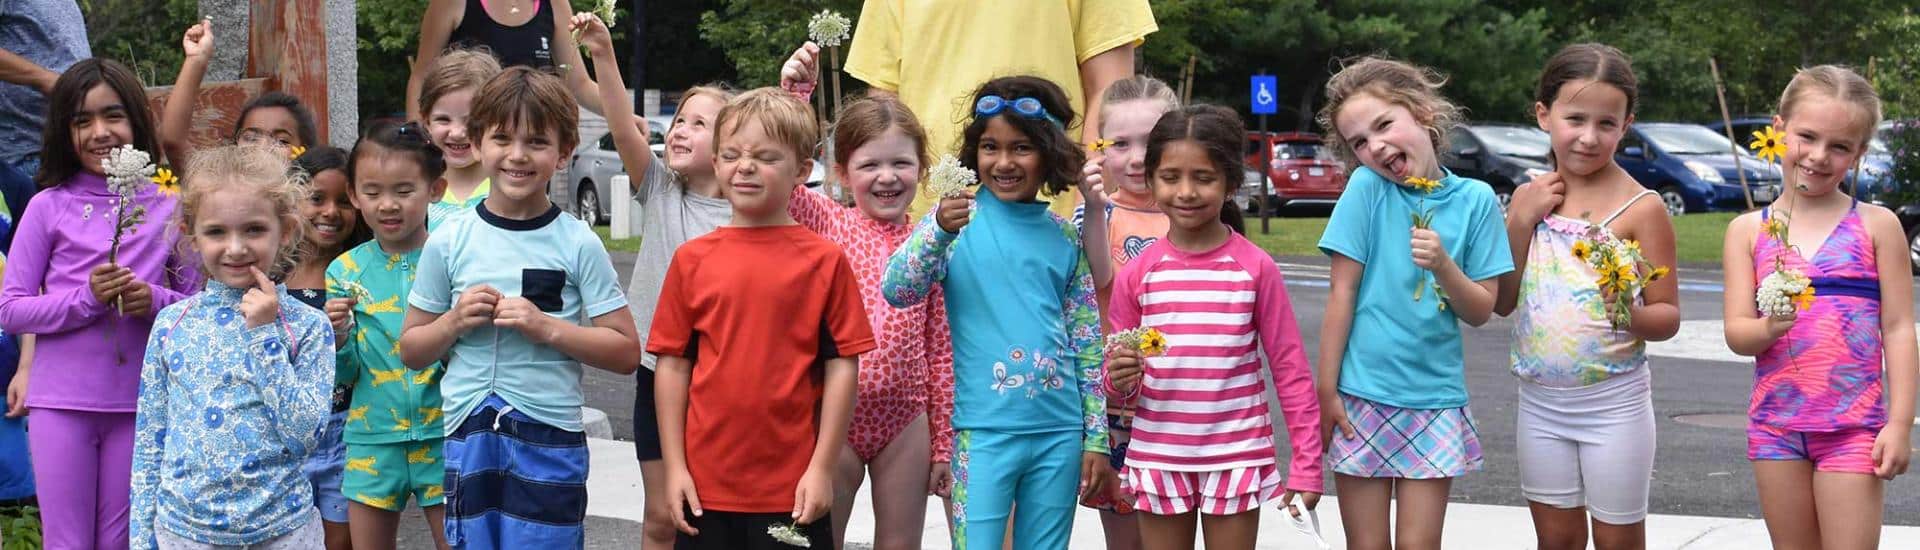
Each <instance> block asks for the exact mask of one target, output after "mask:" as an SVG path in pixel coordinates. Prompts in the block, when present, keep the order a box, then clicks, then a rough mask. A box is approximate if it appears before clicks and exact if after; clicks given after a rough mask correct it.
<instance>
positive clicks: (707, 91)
mask: <svg viewBox="0 0 1920 550" xmlns="http://www.w3.org/2000/svg"><path fill="white" fill-rule="evenodd" d="M735 95H739V92H736V91H734V89H733V88H729V87H727V85H725V84H719V83H714V84H701V85H699V86H694V87H692V88H687V91H684V92H680V102H679V103H675V104H674V105H673V112H674V114H676V115H677V114H679V113H680V111H683V110H686V108H687V102H689V101H693V98H696V97H700V96H707V97H711V98H713V99H715V100H718V101H719V102H720V105H723V106H724V105H726V104H727V102H730V101H733V96H735ZM668 130H672V128H668Z"/></svg>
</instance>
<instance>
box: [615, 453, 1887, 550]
mask: <svg viewBox="0 0 1920 550" xmlns="http://www.w3.org/2000/svg"><path fill="white" fill-rule="evenodd" d="M591 447H592V453H593V466H592V468H593V469H592V470H591V471H592V474H591V477H589V478H588V480H587V494H588V497H587V503H588V504H587V514H588V515H590V516H596V517H601V518H608V519H619V520H626V521H632V522H639V521H640V520H641V516H642V511H641V504H640V502H641V493H642V490H641V485H640V467H639V466H638V465H636V464H634V462H633V446H632V444H631V443H627V442H623V441H612V440H604V439H594V440H591ZM857 498H858V501H857V502H856V504H855V513H854V515H853V519H852V522H851V523H850V524H849V525H848V527H847V533H848V535H847V539H848V542H849V548H866V547H867V544H870V543H871V542H872V540H873V539H872V536H873V514H872V512H871V510H872V504H871V501H869V500H868V495H867V493H866V490H865V489H864V488H863V489H862V490H861V492H860V494H859V496H858V497H857ZM1320 511H1321V515H1320V520H1321V528H1322V535H1323V536H1324V537H1325V538H1326V540H1327V542H1328V543H1329V544H1330V545H1331V546H1332V547H1333V548H1343V547H1345V544H1346V539H1345V537H1344V533H1343V532H1342V531H1341V529H1340V514H1339V512H1338V506H1337V504H1336V499H1334V498H1331V497H1329V498H1326V499H1322V500H1321V502H1320ZM622 523H624V522H622ZM926 525H927V529H926V534H925V535H924V536H923V538H922V540H921V544H922V546H923V547H925V548H930V549H947V548H950V547H951V546H950V544H949V542H948V540H947V537H946V517H945V516H944V515H943V514H941V512H940V508H939V501H938V500H933V499H929V500H928V502H927V522H926ZM1531 525H1532V519H1530V517H1529V516H1528V514H1527V509H1526V508H1523V507H1518V506H1491V505H1485V504H1459V503H1455V504H1452V505H1450V506H1448V507H1447V530H1446V539H1445V547H1446V548H1463V549H1465V548H1472V549H1486V548H1532V547H1533V543H1534V540H1533V529H1532V527H1531ZM590 527H591V526H590ZM620 531H623V532H629V533H630V531H626V530H624V529H622V530H620ZM611 536H618V534H617V533H602V532H595V531H594V530H593V529H591V528H590V529H589V530H588V532H587V538H588V539H589V546H599V545H598V544H597V543H595V542H594V541H598V540H600V539H602V538H603V537H611ZM1100 540H1101V532H1100V518H1099V516H1097V515H1095V514H1093V513H1091V511H1089V510H1085V509H1081V513H1080V514H1077V515H1076V516H1075V517H1074V524H1073V541H1074V542H1073V548H1076V549H1080V548H1087V549H1098V548H1104V546H1102V545H1101V544H1100ZM1259 540H1260V542H1259V545H1258V548H1262V549H1268V548H1273V549H1279V548H1287V549H1311V548H1313V547H1314V545H1313V542H1312V539H1309V538H1307V537H1306V536H1305V535H1302V534H1299V533H1297V532H1295V531H1294V529H1293V527H1292V526H1291V525H1289V524H1288V521H1287V518H1286V515H1285V513H1284V512H1280V511H1276V510H1273V509H1267V510H1264V511H1263V512H1262V513H1261V518H1260V539H1259ZM1647 540H1648V542H1649V544H1648V545H1647V547H1648V548H1649V549H1650V550H1678V549H1687V550H1721V549H1724V550H1749V549H1754V548H1766V547H1767V546H1768V544H1769V543H1768V540H1767V528H1766V526H1765V525H1763V524H1762V523H1761V522H1760V520H1758V519H1743V518H1716V517H1701V516H1666V515H1658V516H1652V517H1650V518H1648V519H1647ZM1880 546H1881V547H1882V548H1920V527H1895V526H1889V527H1887V528H1886V529H1885V530H1884V531H1883V532H1882V533H1881V537H1880ZM629 547H630V546H629Z"/></svg>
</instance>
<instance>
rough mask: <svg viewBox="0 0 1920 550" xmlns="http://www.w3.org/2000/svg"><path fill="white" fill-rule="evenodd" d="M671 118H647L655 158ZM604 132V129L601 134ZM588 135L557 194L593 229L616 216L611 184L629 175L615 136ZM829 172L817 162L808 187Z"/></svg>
mask: <svg viewBox="0 0 1920 550" xmlns="http://www.w3.org/2000/svg"><path fill="white" fill-rule="evenodd" d="M671 121H672V118H670V117H647V144H648V145H649V146H650V147H651V148H652V149H653V155H654V158H664V157H665V156H666V147H667V145H666V136H667V127H666V124H668V123H670V122H671ZM599 131H600V132H605V130H604V129H601V130H599ZM587 135H590V134H585V133H583V135H581V137H582V138H583V139H582V141H581V146H580V147H579V148H577V149H575V150H574V153H573V162H572V163H571V164H569V165H568V168H567V174H566V182H567V183H568V185H567V186H566V188H565V189H555V191H558V192H562V193H566V194H565V195H563V196H562V198H564V199H566V200H565V201H561V200H559V199H556V202H560V203H561V204H567V205H570V206H571V210H572V211H573V213H574V215H575V216H578V217H579V218H580V219H581V220H583V221H586V222H587V223H590V224H593V225H605V224H606V223H607V222H608V220H609V219H611V218H612V216H613V207H612V206H611V205H610V204H609V203H608V200H609V199H611V198H612V197H613V190H612V189H611V188H610V187H608V184H610V183H611V182H613V177H614V176H616V175H620V174H624V173H626V165H624V164H622V163H621V162H620V152H619V151H618V150H616V149H615V148H614V146H613V134H611V133H602V134H600V135H599V136H598V137H596V138H595V139H593V141H586V140H585V139H584V138H586V137H587ZM826 179H827V168H826V164H825V163H824V162H823V161H822V159H814V163H813V173H812V174H810V175H809V176H808V177H807V187H818V186H819V185H820V182H823V181H826Z"/></svg>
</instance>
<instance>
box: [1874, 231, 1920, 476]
mask: <svg viewBox="0 0 1920 550" xmlns="http://www.w3.org/2000/svg"><path fill="white" fill-rule="evenodd" d="M1860 208H1861V213H1863V214H1866V216H1865V217H1866V218H1867V219H1866V222H1867V230H1868V234H1870V235H1872V236H1873V250H1874V253H1873V254H1874V263H1875V264H1876V265H1877V267H1878V270H1879V272H1880V341H1881V342H1882V343H1883V344H1884V345H1885V346H1886V349H1885V350H1883V351H1882V354H1883V356H1884V358H1885V359H1884V361H1885V364H1886V369H1887V370H1886V374H1885V375H1884V376H1883V377H1882V380H1884V381H1885V387H1884V388H1883V389H1882V393H1883V394H1884V395H1886V396H1887V425H1886V427H1883V428H1881V429H1880V435H1879V437H1876V438H1875V439H1874V441H1873V463H1874V474H1875V475H1878V476H1880V477H1881V478H1882V479H1888V480H1891V479H1893V478H1894V476H1897V475H1900V474H1903V473H1906V471H1907V461H1908V460H1909V458H1910V457H1911V453H1912V452H1913V451H1912V449H1913V445H1912V442H1911V441H1910V438H1911V437H1912V435H1910V433H1911V431H1912V430H1913V418H1914V416H1913V414H1914V389H1915V384H1916V379H1917V378H1920V342H1916V341H1915V340H1914V330H1913V271H1912V267H1911V264H1910V263H1909V260H1908V258H1907V255H1906V254H1905V252H1906V250H1907V242H1906V236H1905V235H1906V233H1905V232H1903V231H1901V228H1900V220H1899V218H1896V217H1894V215H1893V212H1891V211H1889V210H1887V209H1885V208H1881V207H1878V206H1870V205H1863V206H1861V207H1860Z"/></svg>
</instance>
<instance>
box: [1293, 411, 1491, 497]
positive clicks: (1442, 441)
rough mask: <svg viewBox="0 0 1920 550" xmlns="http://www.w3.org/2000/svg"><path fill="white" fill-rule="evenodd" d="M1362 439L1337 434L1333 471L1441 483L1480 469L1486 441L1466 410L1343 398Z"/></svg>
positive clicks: (1330, 452)
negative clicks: (1413, 406) (1437, 480)
mask: <svg viewBox="0 0 1920 550" xmlns="http://www.w3.org/2000/svg"><path fill="white" fill-rule="evenodd" d="M1340 403H1341V404H1342V405H1345V406H1346V409H1347V420H1348V421H1349V422H1351V423H1353V428H1354V431H1355V432H1356V433H1353V434H1348V435H1349V437H1342V436H1341V434H1340V432H1338V431H1335V432H1334V436H1333V442H1332V444H1331V445H1329V447H1330V448H1329V449H1327V460H1328V461H1329V462H1332V463H1333V471H1334V472H1335V473H1339V474H1345V475H1350V476H1355V477H1391V478H1403V479H1438V478H1447V477H1459V476H1461V475H1465V474H1466V473H1467V472H1472V471H1476V470H1479V469H1480V465H1481V457H1480V436H1479V433H1478V432H1477V430H1476V429H1475V428H1474V424H1473V414H1472V413H1471V412H1468V411H1467V408H1466V407H1456V408H1451V409H1403V408H1400V407H1395V406H1392V405H1385V404H1381V403H1375V402H1373V401H1368V400H1366V399H1362V398H1359V397H1354V396H1351V395H1347V394H1344V393H1343V394H1340Z"/></svg>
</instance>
